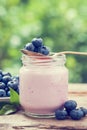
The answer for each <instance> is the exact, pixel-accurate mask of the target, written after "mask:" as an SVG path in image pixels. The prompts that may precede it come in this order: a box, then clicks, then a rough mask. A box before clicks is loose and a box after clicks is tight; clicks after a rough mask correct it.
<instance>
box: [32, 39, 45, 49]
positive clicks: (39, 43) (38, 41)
mask: <svg viewBox="0 0 87 130" xmlns="http://www.w3.org/2000/svg"><path fill="white" fill-rule="evenodd" d="M42 41H43V40H42V38H33V39H32V44H33V45H34V46H35V47H41V46H42V45H43V43H42Z"/></svg>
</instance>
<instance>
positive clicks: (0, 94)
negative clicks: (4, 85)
mask: <svg viewBox="0 0 87 130" xmlns="http://www.w3.org/2000/svg"><path fill="white" fill-rule="evenodd" d="M5 96H6V92H5V90H4V89H0V97H5Z"/></svg>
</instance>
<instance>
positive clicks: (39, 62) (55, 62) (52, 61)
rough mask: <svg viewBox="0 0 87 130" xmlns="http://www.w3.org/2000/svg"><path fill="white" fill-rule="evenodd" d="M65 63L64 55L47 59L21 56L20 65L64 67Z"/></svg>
mask: <svg viewBox="0 0 87 130" xmlns="http://www.w3.org/2000/svg"><path fill="white" fill-rule="evenodd" d="M65 62H66V56H65V55H59V56H55V57H53V55H51V56H49V58H47V57H42V56H27V55H22V63H23V65H24V66H64V65H65Z"/></svg>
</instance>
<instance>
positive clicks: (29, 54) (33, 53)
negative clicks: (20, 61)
mask: <svg viewBox="0 0 87 130" xmlns="http://www.w3.org/2000/svg"><path fill="white" fill-rule="evenodd" d="M21 52H22V53H24V54H26V55H28V56H31V57H32V56H35V59H51V58H53V57H56V56H58V55H62V54H74V55H85V56H87V52H76V51H63V52H57V53H54V54H53V55H52V56H49V55H47V56H46V55H43V54H41V53H37V52H33V51H28V50H26V49H21Z"/></svg>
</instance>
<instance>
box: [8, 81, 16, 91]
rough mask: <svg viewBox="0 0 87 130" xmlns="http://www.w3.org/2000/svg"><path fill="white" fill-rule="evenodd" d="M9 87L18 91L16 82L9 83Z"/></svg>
mask: <svg viewBox="0 0 87 130" xmlns="http://www.w3.org/2000/svg"><path fill="white" fill-rule="evenodd" d="M7 86H8V87H9V88H12V89H14V90H16V89H17V88H18V82H16V81H9V82H8V83H7Z"/></svg>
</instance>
